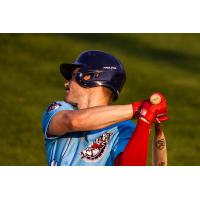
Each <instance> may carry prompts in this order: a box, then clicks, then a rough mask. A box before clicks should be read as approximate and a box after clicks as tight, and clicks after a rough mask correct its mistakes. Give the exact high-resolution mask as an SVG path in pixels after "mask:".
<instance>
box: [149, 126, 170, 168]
mask: <svg viewBox="0 0 200 200" xmlns="http://www.w3.org/2000/svg"><path fill="white" fill-rule="evenodd" d="M152 165H153V166H166V165H167V146H166V139H165V135H164V132H163V129H162V126H161V124H155V135H154V138H153V143H152Z"/></svg>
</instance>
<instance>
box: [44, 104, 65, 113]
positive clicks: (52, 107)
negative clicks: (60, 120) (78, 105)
mask: <svg viewBox="0 0 200 200" xmlns="http://www.w3.org/2000/svg"><path fill="white" fill-rule="evenodd" d="M60 106H62V105H61V104H60V103H57V102H54V103H52V104H51V105H50V106H49V107H48V108H47V113H49V112H50V111H51V110H55V109H57V108H59V107H60Z"/></svg>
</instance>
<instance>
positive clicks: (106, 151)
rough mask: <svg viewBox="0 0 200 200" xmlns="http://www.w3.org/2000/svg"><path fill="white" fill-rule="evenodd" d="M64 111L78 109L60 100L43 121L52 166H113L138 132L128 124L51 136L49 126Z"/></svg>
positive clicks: (49, 161) (47, 151) (49, 110)
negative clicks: (57, 114) (134, 132)
mask: <svg viewBox="0 0 200 200" xmlns="http://www.w3.org/2000/svg"><path fill="white" fill-rule="evenodd" d="M61 110H75V108H74V107H73V106H72V105H70V104H68V103H66V102H64V101H57V102H54V103H52V104H51V105H49V106H48V108H47V110H46V111H45V112H44V114H43V118H42V128H43V133H44V137H45V145H46V154H47V160H48V165H66V166H71V165H78V166H104V165H109V166H112V165H114V160H115V158H116V157H117V156H118V155H119V154H120V153H121V152H123V151H124V149H125V147H126V145H127V143H128V141H129V139H130V137H131V135H132V133H133V131H134V129H135V125H134V124H133V122H132V121H124V122H121V123H117V124H114V125H112V126H108V127H106V128H103V129H99V130H95V131H83V132H73V133H66V134H65V135H64V136H62V137H48V136H47V129H48V125H49V123H50V121H51V119H52V117H53V116H54V115H55V114H56V113H58V112H59V111H61ZM94 123H95V122H94Z"/></svg>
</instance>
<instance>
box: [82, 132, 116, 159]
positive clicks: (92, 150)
mask: <svg viewBox="0 0 200 200" xmlns="http://www.w3.org/2000/svg"><path fill="white" fill-rule="evenodd" d="M111 135H112V133H109V132H107V133H104V134H103V135H102V136H100V137H98V138H97V139H96V140H95V141H94V142H93V143H92V144H91V145H90V146H89V147H87V148H86V149H84V150H83V151H82V152H81V159H83V160H84V161H87V162H96V161H97V160H100V159H101V158H102V157H103V155H104V153H105V150H106V147H107V145H108V142H109V140H110V136H111Z"/></svg>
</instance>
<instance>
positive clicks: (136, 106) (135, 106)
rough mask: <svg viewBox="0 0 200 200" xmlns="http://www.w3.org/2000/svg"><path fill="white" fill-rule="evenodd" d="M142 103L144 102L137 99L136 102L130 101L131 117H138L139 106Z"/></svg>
mask: <svg viewBox="0 0 200 200" xmlns="http://www.w3.org/2000/svg"><path fill="white" fill-rule="evenodd" d="M143 103H144V101H137V102H134V103H132V108H133V119H138V118H139V114H140V110H141V106H142V104H143Z"/></svg>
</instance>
